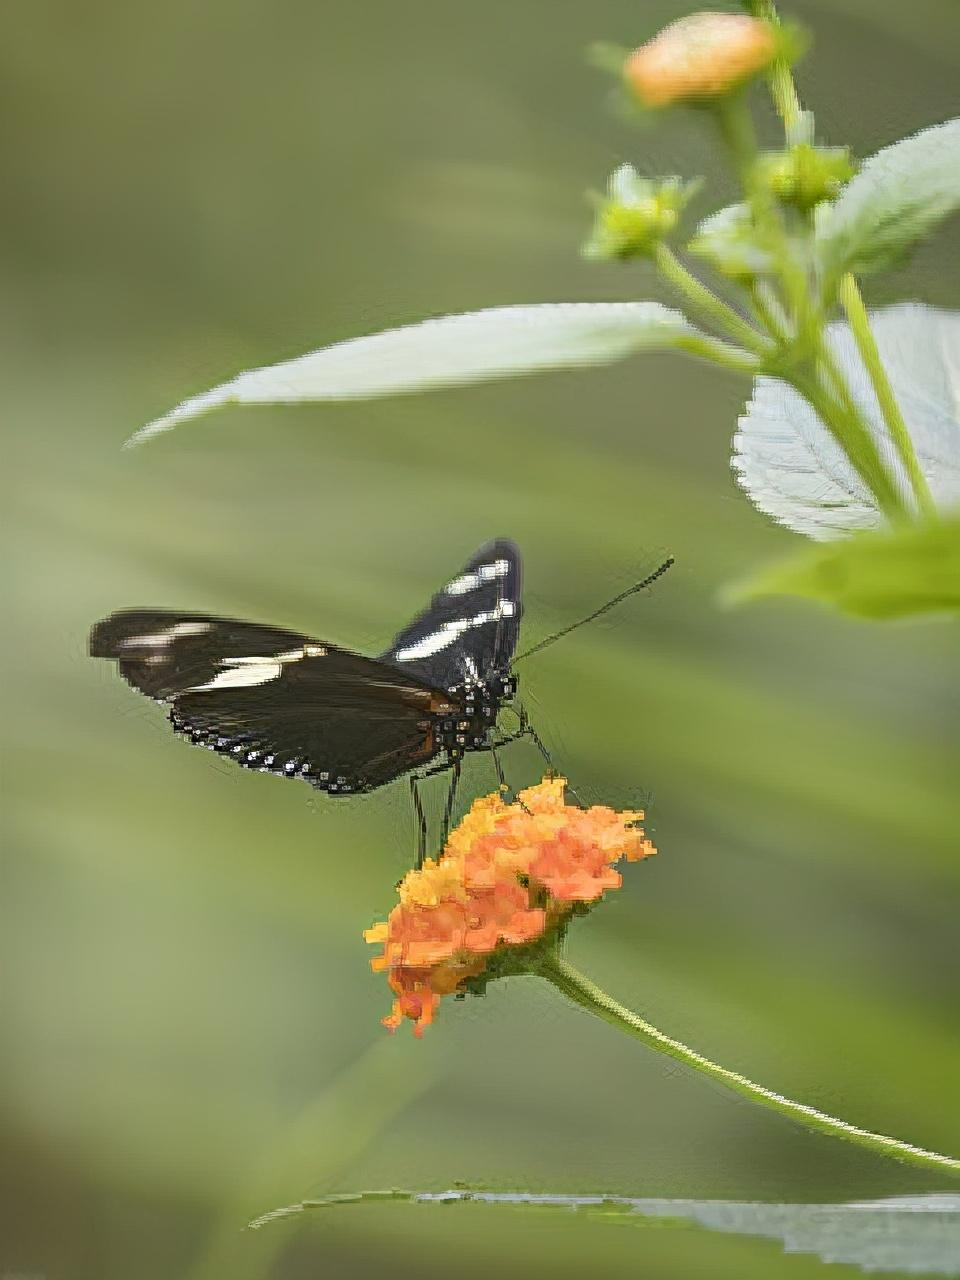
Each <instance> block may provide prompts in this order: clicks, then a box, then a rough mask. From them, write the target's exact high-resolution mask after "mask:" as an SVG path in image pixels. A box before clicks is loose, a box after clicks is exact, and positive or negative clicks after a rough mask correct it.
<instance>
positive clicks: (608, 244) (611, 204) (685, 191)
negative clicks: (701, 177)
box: [583, 164, 699, 259]
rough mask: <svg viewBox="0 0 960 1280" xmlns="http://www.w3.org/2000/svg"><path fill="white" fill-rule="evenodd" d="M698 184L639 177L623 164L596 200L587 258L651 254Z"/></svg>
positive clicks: (630, 166)
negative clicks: (605, 193)
mask: <svg viewBox="0 0 960 1280" xmlns="http://www.w3.org/2000/svg"><path fill="white" fill-rule="evenodd" d="M698 185H699V184H697V183H684V182H683V181H682V180H681V179H680V178H660V179H657V180H651V179H649V178H641V177H640V176H639V175H638V173H637V171H636V169H634V167H633V165H629V164H624V165H621V166H620V168H619V169H617V170H615V172H614V173H613V174H612V175H611V177H610V181H609V183H608V184H607V195H606V197H599V198H598V199H597V214H596V219H595V221H594V225H593V234H592V235H591V237H590V239H589V240H588V241H587V243H586V244H585V245H584V247H583V254H584V257H587V258H620V259H626V258H637V257H644V256H646V255H649V254H651V253H652V252H653V250H654V248H655V246H656V245H657V243H658V242H659V241H660V240H663V239H665V238H666V237H667V236H669V235H670V233H671V232H672V231H673V230H674V229H675V228H676V226H677V223H678V222H679V219H680V212H681V210H682V209H683V206H684V205H685V204H686V202H687V201H688V200H689V199H690V197H691V196H692V195H693V192H694V190H695V189H696V187H697V186H698Z"/></svg>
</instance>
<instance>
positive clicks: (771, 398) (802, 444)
mask: <svg viewBox="0 0 960 1280" xmlns="http://www.w3.org/2000/svg"><path fill="white" fill-rule="evenodd" d="M870 324H871V328H872V329H873V333H874V337H875V338H876V340H877V347H878V349H879V351H880V355H881V357H882V359H883V363H884V367H885V368H886V371H887V376H888V378H889V379H890V385H891V386H892V388H893V392H894V395H895V396H896V399H897V403H898V404H899V406H900V409H901V412H902V413H903V416H904V419H905V421H906V424H907V428H908V430H909V433H910V439H911V441H912V443H913V448H914V452H915V453H916V455H917V461H918V462H919V464H920V469H921V471H922V472H923V474H924V476H925V478H926V481H927V484H928V485H929V488H930V492H931V494H932V495H933V498H934V502H935V503H936V505H937V508H938V509H939V510H941V511H943V512H944V513H946V514H949V513H950V512H951V511H953V510H958V509H960V314H958V313H957V312H953V311H941V310H939V309H938V308H936V307H925V306H922V305H920V304H918V303H899V304H898V305H897V306H894V307H886V308H885V309H884V310H882V311H875V312H872V313H871V315H870ZM827 340H828V342H829V344H830V346H831V348H832V349H833V353H834V356H835V357H836V360H837V363H838V365H839V366H840V368H841V369H842V370H843V374H844V377H845V378H846V380H847V383H848V385H849V387H850V391H851V394H852V395H853V399H854V401H855V403H856V405H857V408H858V409H859V410H860V413H861V416H862V417H863V420H864V422H865V423H866V424H867V427H868V428H869V430H870V433H871V435H872V436H873V438H874V440H875V441H876V445H877V449H878V451H879V452H880V455H881V457H882V458H883V459H884V462H885V463H886V466H887V468H888V470H889V471H890V473H891V474H892V475H893V476H894V478H895V479H896V482H897V485H898V487H899V489H900V491H901V493H902V494H903V497H904V501H905V503H906V504H907V505H908V506H910V505H911V504H912V502H913V498H912V494H911V489H910V483H909V480H908V478H907V476H906V474H905V473H904V470H903V464H902V462H901V461H900V459H899V457H898V456H897V453H896V450H895V449H894V447H893V443H892V441H891V440H890V437H889V434H888V433H887V430H886V427H885V426H884V422H883V415H882V413H881V412H880V406H879V404H878V403H877V397H876V392H875V391H874V389H873V385H872V383H871V381H870V377H869V374H868V373H867V370H866V368H865V367H864V364H863V360H862V358H861V356H860V354H859V352H858V350H857V346H856V343H855V342H854V340H853V335H852V334H851V332H850V327H849V325H847V324H845V323H837V324H832V325H830V326H829V328H828V330H827ZM731 466H732V467H733V470H734V472H735V474H736V477H737V481H738V483H739V484H740V485H741V486H742V487H743V489H744V490H745V491H746V493H747V494H748V495H749V497H750V499H751V501H752V502H753V503H754V504H755V505H756V506H757V507H759V508H760V510H761V511H764V512H766V513H767V515H769V516H772V517H773V519H774V520H777V521H779V522H780V523H781V524H785V525H787V526H788V528H790V529H793V530H795V531H796V532H797V533H802V534H805V535H806V536H807V537H808V538H815V539H817V540H818V541H829V540H831V539H834V538H843V537H846V536H848V535H849V534H851V533H855V532H857V531H858V530H863V529H879V528H882V527H883V525H884V518H883V516H882V514H881V512H880V511H879V510H878V508H877V504H876V500H875V499H874V497H873V495H872V494H871V493H870V491H869V490H868V489H867V487H866V486H865V484H864V483H863V481H862V480H861V479H860V477H859V476H858V475H857V473H856V471H855V470H854V469H853V466H852V465H851V463H850V460H849V458H848V457H847V455H846V454H845V453H844V452H843V450H842V449H841V448H840V446H839V445H838V444H837V442H836V441H835V440H834V438H833V437H832V436H831V434H830V432H829V431H828V430H827V428H826V427H825V426H824V424H823V423H822V422H821V420H820V418H819V417H818V416H817V414H816V413H815V412H814V410H813V408H812V407H811V406H810V404H809V402H808V401H807V400H805V399H804V398H803V396H801V395H800V394H799V393H798V392H797V391H794V390H793V388H792V387H790V386H788V385H787V384H786V383H785V382H782V381H780V380H779V379H777V378H767V377H763V378H757V380H756V382H755V383H754V388H753V398H752V399H751V401H750V403H749V405H748V406H747V411H746V413H745V414H744V415H743V416H742V417H741V418H740V421H739V423H738V430H737V432H736V435H735V436H734V438H733V458H732V461H731Z"/></svg>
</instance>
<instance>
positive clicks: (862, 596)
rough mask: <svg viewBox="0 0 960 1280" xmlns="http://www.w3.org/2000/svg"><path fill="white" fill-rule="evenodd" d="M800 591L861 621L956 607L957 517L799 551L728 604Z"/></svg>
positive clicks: (959, 567) (959, 572)
mask: <svg viewBox="0 0 960 1280" xmlns="http://www.w3.org/2000/svg"><path fill="white" fill-rule="evenodd" d="M775 595H791V596H803V597H804V598H806V599H809V600H819V601H822V602H823V603H825V604H831V605H833V606H834V607H835V608H837V609H839V610H841V611H842V612H843V613H850V614H854V615H856V616H857V617H861V618H909V617H912V616H915V615H918V614H931V613H957V612H960V522H958V521H955V520H954V521H949V522H944V523H940V522H932V523H929V524H919V525H911V526H908V527H906V528H898V529H896V530H893V531H889V532H888V531H884V532H871V533H862V534H858V535H857V536H855V537H852V538H849V539H847V540H846V541H844V542H839V543H830V544H829V545H826V546H818V547H815V548H813V549H812V550H809V551H805V552H803V553H802V554H801V555H798V556H794V557H791V558H790V559H787V560H784V561H783V562H781V563H779V564H776V565H774V566H773V567H772V568H769V569H765V570H763V571H762V572H761V573H759V574H757V575H756V576H755V577H753V578H750V579H748V580H747V581H746V582H745V583H743V584H741V585H740V586H737V587H734V588H733V589H732V590H731V591H730V592H729V593H728V596H729V598H730V599H731V600H732V601H734V602H740V601H745V600H756V599H759V598H761V597H764V596H775Z"/></svg>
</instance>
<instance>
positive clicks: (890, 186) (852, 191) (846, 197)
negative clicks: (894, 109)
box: [817, 119, 960, 279]
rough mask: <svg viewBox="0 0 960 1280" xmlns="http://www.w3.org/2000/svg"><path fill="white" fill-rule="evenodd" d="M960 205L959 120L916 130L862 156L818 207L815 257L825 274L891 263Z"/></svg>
mask: <svg viewBox="0 0 960 1280" xmlns="http://www.w3.org/2000/svg"><path fill="white" fill-rule="evenodd" d="M958 206H960V119H955V120H948V121H947V122H946V123H945V124H941V125H935V126H934V127H932V128H930V129H923V130H921V132H920V133H916V134H913V135H912V136H911V137H909V138H903V139H902V140H901V141H899V142H895V143H893V144H892V145H891V146H889V147H884V148H883V149H882V150H881V151H878V152H877V154H876V155H875V156H872V157H871V158H870V159H869V160H867V161H865V163H864V164H863V167H862V168H861V170H860V172H859V173H858V174H857V176H856V177H855V178H853V179H852V180H851V182H850V183H849V184H848V185H847V187H846V188H845V189H844V191H843V193H842V195H841V196H840V198H839V200H837V202H836V204H835V205H833V206H832V207H828V208H826V209H825V210H824V212H823V215H822V218H821V224H822V225H821V228H820V230H819V234H818V237H817V256H818V259H819V262H820V266H821V270H822V271H823V273H824V275H825V276H826V277H827V278H828V279H836V278H837V277H838V276H839V275H841V274H842V273H843V272H844V271H853V272H856V273H858V274H863V273H866V272H869V271H880V270H882V269H884V268H886V267H889V266H890V265H891V264H893V263H895V262H896V261H897V260H898V259H899V258H900V257H902V256H903V254H904V253H906V252H907V250H909V249H910V248H911V247H912V246H913V245H914V244H915V243H916V242H917V241H918V240H919V239H921V238H922V237H923V236H924V235H925V234H926V233H927V232H928V231H930V230H931V229H932V228H933V227H934V226H936V224H937V223H938V222H940V221H941V220H942V219H943V218H945V217H946V216H947V215H948V214H950V213H952V212H953V211H954V210H955V209H956V208H957V207H958Z"/></svg>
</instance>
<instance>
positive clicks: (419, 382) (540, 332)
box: [129, 302, 696, 444]
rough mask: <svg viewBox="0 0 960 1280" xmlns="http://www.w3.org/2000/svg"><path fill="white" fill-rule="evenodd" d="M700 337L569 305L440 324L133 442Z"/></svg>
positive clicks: (270, 369)
mask: <svg viewBox="0 0 960 1280" xmlns="http://www.w3.org/2000/svg"><path fill="white" fill-rule="evenodd" d="M695 334H696V330H695V329H693V327H692V326H691V325H689V324H688V323H687V321H686V320H685V319H684V317H683V315H681V313H680V312H679V311H672V310H670V309H669V308H667V307H664V306H661V305H660V304H659V303H657V302H566V303H541V304H538V305H534V306H513V307H492V308H490V309H489V310H486V311H473V312H467V313H465V314H463V315H452V316H442V317H440V318H439V319H435V320H424V321H422V322H421V323H420V324H413V325H407V326H405V327H403V328H399V329H387V330H385V331H384V332H382V333H374V334H370V335H368V336H367V337H362V338H351V339H348V340H347V341H346V342H337V343H335V344H334V345H333V346H330V347H322V348H321V349H320V350H319V351H313V352H310V353H309V354H308V355H304V356H299V357H297V358H296V359H294V360H285V361H283V362H282V363H281V364H273V365H266V366H264V367H263V368H261V369H251V370H249V371H247V372H246V373H241V374H240V375H239V376H238V377H236V378H233V379H231V380H230V381H229V382H224V383H222V384H221V385H220V386H217V387H214V388H213V389H212V390H210V391H205V392H203V393H202V394H200V395H197V396H192V397H191V398H190V399H189V400H185V401H184V402H183V403H182V404H180V405H178V406H177V407H176V408H175V409H172V410H171V411H170V412H169V413H166V414H164V415H163V417H160V418H157V419H156V420H155V421H154V422H151V423H149V424H148V425H147V426H145V427H141V429H140V430H139V431H138V432H137V433H136V434H135V435H134V436H133V437H132V438H131V440H130V441H129V443H130V444H135V443H139V442H140V441H142V440H145V439H147V438H148V437H149V436H154V435H157V434H159V433H160V432H162V431H167V430H169V429H170V428H171V427H173V426H176V425H177V423H180V422H185V421H187V420H188V419H190V418H196V417H199V416H200V415H201V414H203V413H206V412H207V411H208V410H210V409H216V408H218V407H219V406H220V405H225V404H230V403H237V404H289V403H297V402H300V401H307V400H364V399H374V398H376V397H379V396H390V395H398V394H401V393H404V392H411V391H424V390H427V389H428V388H430V387H444V386H446V387H449V386H458V385H462V384H465V383H472V382H481V381H485V380H487V379H490V378H503V377H509V376H511V375H514V374H520V373H532V372H534V371H536V370H542V369H561V368H565V367H567V368H569V367H576V366H582V365H594V364H607V363H609V362H611V361H614V360H620V359H622V358H623V357H625V356H629V355H632V354H633V353H634V352H636V351H643V350H651V349H664V348H670V347H675V346H677V345H678V344H679V342H680V341H681V340H682V339H684V338H688V337H691V336H693V335H695Z"/></svg>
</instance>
